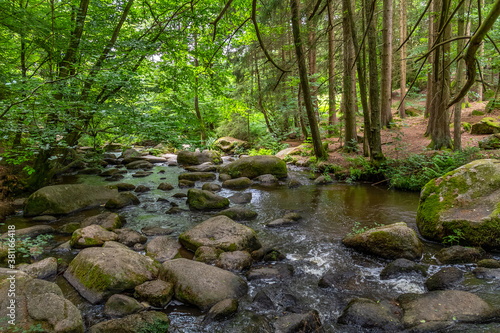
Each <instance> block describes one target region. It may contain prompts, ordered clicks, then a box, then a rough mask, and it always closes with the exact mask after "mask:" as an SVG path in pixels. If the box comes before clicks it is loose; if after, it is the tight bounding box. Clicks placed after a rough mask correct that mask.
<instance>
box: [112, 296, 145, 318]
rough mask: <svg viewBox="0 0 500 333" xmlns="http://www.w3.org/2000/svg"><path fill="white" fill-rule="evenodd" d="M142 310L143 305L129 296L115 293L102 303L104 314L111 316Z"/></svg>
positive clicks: (122, 315)
mask: <svg viewBox="0 0 500 333" xmlns="http://www.w3.org/2000/svg"><path fill="white" fill-rule="evenodd" d="M143 310H144V305H142V304H141V303H139V302H138V301H137V300H135V299H133V298H132V297H130V296H126V295H121V294H115V295H113V296H111V297H110V298H109V299H108V301H107V302H106V304H105V305H104V314H106V315H107V316H108V317H111V318H118V317H124V316H128V315H131V314H134V313H137V312H139V311H143Z"/></svg>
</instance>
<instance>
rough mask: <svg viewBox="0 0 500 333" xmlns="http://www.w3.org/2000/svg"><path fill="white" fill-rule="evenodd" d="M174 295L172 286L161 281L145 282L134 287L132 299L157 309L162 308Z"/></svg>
mask: <svg viewBox="0 0 500 333" xmlns="http://www.w3.org/2000/svg"><path fill="white" fill-rule="evenodd" d="M173 295H174V285H173V284H172V283H170V282H165V281H162V280H154V281H147V282H144V283H143V284H141V285H138V286H137V287H135V292H134V297H135V298H137V299H140V300H144V301H146V302H148V303H149V304H151V305H152V306H155V307H157V308H164V307H165V306H167V304H168V302H170V300H171V299H172V296H173Z"/></svg>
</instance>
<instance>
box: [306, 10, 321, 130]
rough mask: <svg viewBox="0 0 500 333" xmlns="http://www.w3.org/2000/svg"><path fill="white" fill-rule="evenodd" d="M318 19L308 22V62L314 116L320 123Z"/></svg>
mask: <svg viewBox="0 0 500 333" xmlns="http://www.w3.org/2000/svg"><path fill="white" fill-rule="evenodd" d="M316 25H317V20H316V18H314V17H313V18H312V19H310V20H307V30H308V31H307V32H308V34H307V39H308V43H307V44H308V47H309V52H308V54H307V55H308V60H309V83H310V88H311V98H312V102H313V107H314V114H315V115H316V120H317V121H319V120H320V119H319V106H318V88H317V84H316V82H317V78H316V72H317V71H318V70H317V62H316V51H317V47H316Z"/></svg>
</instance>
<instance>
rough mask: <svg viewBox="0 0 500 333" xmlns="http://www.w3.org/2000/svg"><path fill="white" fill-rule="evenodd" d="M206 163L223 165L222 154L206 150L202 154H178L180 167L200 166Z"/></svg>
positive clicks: (185, 151) (181, 152)
mask: <svg viewBox="0 0 500 333" xmlns="http://www.w3.org/2000/svg"><path fill="white" fill-rule="evenodd" d="M206 162H210V163H213V164H220V163H222V159H221V156H220V153H219V152H217V151H213V150H205V151H203V152H201V153H200V152H193V151H187V150H183V151H180V152H179V153H178V154H177V163H179V164H180V165H198V164H202V163H206Z"/></svg>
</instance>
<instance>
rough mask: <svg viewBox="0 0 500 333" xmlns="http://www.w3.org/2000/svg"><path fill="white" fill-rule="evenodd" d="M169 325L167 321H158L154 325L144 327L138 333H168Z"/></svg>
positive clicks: (148, 324) (149, 324)
mask: <svg viewBox="0 0 500 333" xmlns="http://www.w3.org/2000/svg"><path fill="white" fill-rule="evenodd" d="M169 326H170V325H169V323H168V322H166V321H160V320H156V321H154V322H152V323H147V324H146V325H144V326H143V327H142V328H141V329H140V330H139V331H137V333H163V332H168V328H169Z"/></svg>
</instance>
